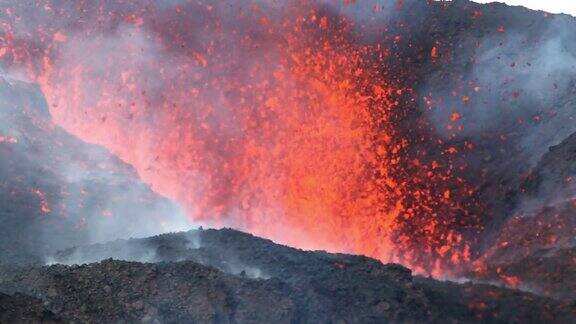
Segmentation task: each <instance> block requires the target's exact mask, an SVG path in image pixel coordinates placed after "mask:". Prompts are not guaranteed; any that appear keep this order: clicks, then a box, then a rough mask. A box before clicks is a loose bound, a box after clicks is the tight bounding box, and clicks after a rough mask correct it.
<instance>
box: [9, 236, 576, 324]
mask: <svg viewBox="0 0 576 324" xmlns="http://www.w3.org/2000/svg"><path fill="white" fill-rule="evenodd" d="M108 257H113V258H118V259H125V260H131V261H146V262H157V263H155V264H149V263H148V264H141V263H134V262H120V261H112V260H105V261H103V262H102V263H99V264H89V265H83V266H80V267H78V266H67V267H65V266H52V267H47V268H46V267H45V268H40V269H30V270H26V271H21V270H19V271H8V272H7V273H10V275H7V277H6V278H7V279H5V280H4V282H3V283H2V284H0V288H2V289H4V290H8V291H19V292H25V293H29V294H32V295H37V296H41V297H42V298H45V299H48V300H52V299H53V298H52V297H50V294H51V295H54V296H60V297H57V298H63V299H65V300H67V302H66V303H65V304H71V305H75V306H74V307H70V312H71V313H69V314H68V315H66V316H70V317H65V318H86V319H88V318H90V317H91V316H93V315H90V314H85V313H78V309H81V308H82V305H83V304H84V303H87V304H92V303H93V302H95V301H94V300H91V301H89V299H88V298H92V297H90V296H92V295H93V293H90V291H92V290H94V291H96V293H95V294H103V293H102V292H101V290H102V289H104V292H108V297H109V299H110V301H109V302H110V303H111V305H122V304H125V303H126V301H124V299H122V300H117V298H125V294H119V295H118V296H120V297H116V294H118V291H117V290H118V289H120V288H117V287H131V288H121V289H129V292H127V294H128V295H129V296H137V297H135V300H144V301H145V302H146V303H147V304H146V305H151V306H150V307H153V309H157V310H164V312H163V313H159V314H161V315H158V316H161V317H158V319H159V320H161V321H163V322H164V321H169V320H171V319H178V320H190V319H191V318H192V317H190V316H192V315H190V314H192V313H195V312H201V313H202V314H203V315H201V316H203V317H202V319H203V320H204V321H212V322H213V321H216V322H220V321H222V322H227V321H230V322H235V321H236V322H244V321H245V320H246V318H244V317H242V316H245V315H246V316H247V314H250V313H251V312H252V311H254V310H255V309H253V308H250V306H249V304H251V303H263V305H264V306H263V307H262V309H260V310H259V311H260V312H261V313H259V316H261V317H258V318H257V319H255V320H257V321H259V322H270V321H273V320H278V321H280V322H305V323H317V322H321V323H328V322H338V321H343V322H346V323H381V322H383V321H384V322H402V323H405V322H413V323H421V322H438V323H445V322H454V323H457V322H464V323H467V322H478V321H487V322H494V321H496V322H498V321H500V322H534V321H536V320H547V321H551V322H555V323H556V322H557V323H562V322H563V321H564V320H566V319H570V318H573V316H574V315H576V314H575V313H574V311H576V309H575V308H574V306H575V305H572V304H569V303H568V304H566V303H562V302H558V301H555V300H552V299H548V298H543V297H539V296H537V295H533V294H529V293H524V292H519V291H513V290H509V289H504V288H498V287H493V286H488V285H472V284H466V285H459V284H455V283H447V282H438V281H434V280H431V279H422V278H417V279H416V280H415V279H414V278H413V277H412V275H411V273H410V271H409V270H408V269H406V268H403V267H401V266H399V265H393V264H390V265H383V264H382V263H380V262H378V261H376V260H373V259H370V258H366V257H361V256H351V255H344V254H329V253H325V252H307V251H301V250H297V249H293V248H289V247H285V246H281V245H277V244H274V243H273V242H271V241H269V240H265V239H261V238H257V237H254V236H252V235H249V234H245V233H241V232H238V231H234V230H198V231H190V232H187V233H176V234H165V235H160V236H156V237H152V238H148V239H132V240H118V241H115V242H111V243H108V244H97V245H92V246H86V247H79V248H74V249H69V250H66V251H62V252H60V253H58V255H57V256H56V260H57V261H59V262H64V263H75V262H95V261H98V260H103V259H105V258H108ZM167 262H168V263H167ZM149 272H153V273H154V275H153V276H148V277H147V276H145V275H144V274H143V273H149ZM197 276H200V277H201V278H203V279H204V281H203V280H200V279H199V278H197ZM79 277H81V278H85V279H75V278H79ZM112 281H113V282H114V283H112ZM187 281H189V283H186V282H187ZM174 282H177V284H175V283H174ZM144 283H147V284H144ZM139 285H140V286H139ZM62 287H64V288H62ZM151 287H153V288H151ZM176 287H180V288H176ZM193 287H195V288H193ZM242 287H243V288H242ZM51 289H52V290H51ZM70 289H71V290H70ZM187 289H189V290H190V291H189V290H187ZM174 290H177V291H178V292H174ZM192 290H194V291H195V292H196V293H198V294H201V295H202V294H203V295H208V296H213V295H214V294H216V292H218V294H225V295H226V296H228V299H226V298H223V299H217V298H214V299H210V302H209V303H208V304H209V305H205V306H203V308H201V309H200V310H199V309H197V308H196V309H195V310H194V309H192V308H186V303H187V302H188V300H189V299H186V298H183V297H182V296H193V295H194V294H192V293H191V291H192ZM245 290H248V291H250V293H247V294H244V293H245ZM50 291H52V292H51V293H50ZM122 291H124V290H122ZM191 294H192V295H191ZM218 294H217V295H218ZM61 295H62V296H61ZM66 296H69V297H66ZM194 296H195V295H194ZM218 296H220V295H218ZM66 298H72V299H74V301H72V300H69V299H66ZM97 298H101V297H97ZM187 298H188V297H187ZM189 298H191V299H190V300H196V298H200V297H198V296H196V297H189ZM256 298H259V299H256ZM166 299H169V300H171V301H172V302H171V303H170V304H171V305H179V304H180V303H182V306H181V307H180V306H174V307H175V308H166V307H167V306H166V305H165V304H163V303H164V302H165V300H166ZM225 300H227V301H234V302H233V303H232V304H233V305H242V306H235V307H241V308H243V309H246V312H247V313H246V314H244V313H239V312H238V311H235V312H234V313H230V311H231V310H230V307H231V306H230V305H228V306H227V304H225V302H224V301H225ZM271 300H273V301H274V302H273V303H271V304H269V301H271ZM133 302H134V301H133V300H132V299H131V300H130V301H129V303H130V304H132V303H133ZM99 303H102V301H100V302H99ZM223 303H224V304H223ZM139 305H140V304H137V305H136V306H138V308H139ZM110 307H112V306H110ZM252 307H253V306H252ZM118 309H119V308H111V309H108V308H107V309H106V312H107V314H109V312H111V313H112V314H115V315H107V316H112V317H110V318H108V319H110V320H112V319H116V320H117V319H119V318H126V317H127V316H136V317H132V319H136V318H142V317H143V316H144V317H145V316H146V315H145V312H144V311H140V312H136V315H130V314H129V313H127V312H126V311H122V312H118V311H119V310H118ZM208 310H210V311H208ZM205 312H206V313H205ZM82 316H87V317H82ZM114 316H117V317H114ZM194 316H200V315H194Z"/></svg>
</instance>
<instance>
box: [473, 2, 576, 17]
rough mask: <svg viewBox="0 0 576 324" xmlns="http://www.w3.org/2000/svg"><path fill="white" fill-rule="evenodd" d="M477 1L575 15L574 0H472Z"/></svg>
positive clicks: (575, 6)
mask: <svg viewBox="0 0 576 324" xmlns="http://www.w3.org/2000/svg"><path fill="white" fill-rule="evenodd" d="M473 1H475V2H479V3H489V2H504V3H507V4H509V5H512V6H524V7H526V8H530V9H537V10H544V11H548V12H551V13H566V14H570V15H572V16H576V0H498V1H494V0H473Z"/></svg>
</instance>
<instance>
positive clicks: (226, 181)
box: [8, 1, 475, 274]
mask: <svg viewBox="0 0 576 324" xmlns="http://www.w3.org/2000/svg"><path fill="white" fill-rule="evenodd" d="M120 2H121V1H120ZM143 2H147V1H143ZM401 3H402V2H401V1H399V2H398V4H399V5H398V6H399V7H401ZM259 5H260V6H261V4H259V2H254V4H253V5H252V6H246V8H251V9H250V10H245V11H241V12H238V13H237V15H236V19H237V21H235V22H234V23H228V22H226V19H225V18H224V19H223V18H222V17H221V16H219V15H223V13H222V12H220V11H222V10H225V9H222V8H221V7H220V6H217V5H216V6H215V5H212V4H207V3H204V2H202V1H194V2H188V3H180V4H179V5H178V6H176V7H174V8H169V9H165V10H163V9H160V8H156V5H155V4H154V3H149V4H148V5H147V6H145V5H142V6H136V7H137V8H140V9H133V10H130V11H129V12H123V13H119V14H118V15H119V16H118V17H116V16H114V15H112V14H108V13H111V12H114V11H113V10H109V8H98V10H96V11H98V12H101V13H106V14H102V16H99V17H98V19H99V23H101V24H102V25H106V22H109V21H108V20H111V21H114V22H115V23H118V22H119V21H121V22H122V23H121V27H118V28H117V30H115V31H114V33H112V34H110V35H108V34H104V32H102V31H99V30H92V29H88V30H86V31H83V32H80V31H79V32H77V34H74V33H70V32H62V31H51V30H46V29H43V30H42V32H41V33H39V34H41V35H47V36H45V37H42V39H41V40H40V41H41V42H45V43H46V49H45V51H44V52H43V55H42V59H41V60H39V61H38V62H39V63H38V62H37V64H36V65H33V64H31V63H26V64H22V65H24V66H25V67H27V68H28V70H29V71H30V75H31V76H32V78H33V79H35V80H36V81H37V82H38V83H39V84H40V86H41V88H42V90H43V92H44V93H45V95H46V97H47V101H48V103H49V107H50V112H51V114H52V116H53V118H54V120H55V122H56V123H57V124H58V125H61V126H62V127H64V128H65V129H66V130H68V131H69V132H71V133H73V134H75V135H77V136H78V137H80V138H82V139H84V140H86V141H89V142H92V143H97V144H100V145H103V146H105V147H106V148H108V149H109V150H111V151H112V152H113V153H114V154H116V155H118V156H119V157H120V158H121V159H122V160H124V161H126V162H127V163H129V164H131V165H133V166H134V167H135V169H136V170H137V171H138V173H139V175H140V177H141V178H142V179H143V180H144V181H145V182H146V183H148V184H150V185H151V187H152V188H153V189H154V190H155V191H156V192H158V193H160V194H163V195H165V196H167V197H170V198H172V199H174V200H175V201H177V202H179V203H180V204H182V205H183V206H184V207H185V208H186V210H187V212H188V214H189V215H190V217H191V218H192V219H194V220H203V221H206V222H209V223H211V224H214V225H219V226H233V227H236V228H240V229H243V230H247V231H249V232H251V233H254V234H257V235H262V236H265V237H270V238H272V239H274V240H276V241H279V242H282V243H286V244H289V245H292V246H296V247H302V248H314V249H327V250H330V251H342V252H352V253H359V254H365V255H368V256H373V257H376V258H379V259H380V260H382V261H395V262H401V263H403V264H406V265H410V266H413V267H414V268H415V269H416V270H417V271H422V272H428V273H435V274H440V273H442V272H444V271H445V270H446V269H447V268H450V267H453V266H456V265H458V264H460V263H462V262H468V261H469V260H470V258H471V256H470V242H467V241H466V240H465V239H463V234H462V233H460V232H459V229H458V228H457V226H456V224H461V223H464V221H463V220H462V219H464V220H466V221H469V222H470V223H475V221H474V216H473V215H472V214H471V212H470V211H469V210H468V208H467V206H466V205H465V204H464V203H463V202H462V201H461V200H462V197H463V196H467V195H468V193H469V192H471V189H470V188H468V186H467V185H466V183H465V182H464V181H463V180H462V179H460V178H458V177H456V176H454V175H453V174H452V169H453V167H452V165H451V162H450V159H449V157H446V158H445V159H443V158H437V159H435V160H434V161H428V162H427V161H424V160H415V159H413V157H412V156H411V155H410V154H409V151H410V148H411V144H412V141H413V139H411V138H409V137H408V136H407V135H406V132H403V131H402V130H401V129H399V128H398V125H397V123H396V122H395V120H396V119H395V117H396V116H398V115H400V114H401V113H402V109H404V108H405V107H402V106H401V105H400V100H399V98H400V97H401V96H411V95H412V93H413V90H412V89H409V88H404V87H403V86H402V85H401V84H398V83H397V81H393V80H394V78H389V77H388V76H387V67H386V64H387V58H388V56H389V55H390V49H388V48H386V47H385V46H383V45H381V44H370V45H366V44H362V43H361V42H359V41H358V40H357V38H358V37H357V35H355V34H354V30H353V26H352V24H351V23H350V22H349V21H348V20H347V19H345V18H343V17H339V16H337V15H328V14H327V13H324V12H320V11H318V10H317V9H316V7H315V6H313V5H312V4H310V3H309V2H307V1H303V2H302V4H301V5H299V6H290V8H284V9H283V10H282V13H281V14H278V13H276V15H274V16H272V15H269V14H267V12H264V10H263V9H260V8H259ZM136 7H135V8H136ZM192 13H195V14H197V15H198V17H206V21H203V24H202V25H198V24H195V22H194V21H193V19H191V18H190V17H194V15H193V14H192ZM41 27H42V26H41ZM205 35H209V37H204V36H205ZM201 36H202V37H201ZM390 36H391V39H393V40H394V42H396V43H397V42H400V41H401V38H400V36H393V35H390ZM190 39H193V40H194V42H196V43H193V44H192V41H190V42H191V43H188V41H189V40H190ZM11 43H12V44H11V49H10V50H9V51H8V52H10V53H19V54H18V55H12V56H11V57H12V58H13V60H12V64H20V62H21V61H23V62H24V61H26V50H27V49H26V47H25V46H21V45H19V43H17V42H11ZM437 54H438V53H437V49H436V48H435V47H434V48H433V49H432V56H433V57H436V56H437ZM29 56H30V57H28V59H29V60H31V55H29ZM465 98H467V97H465ZM468 99H469V98H468ZM468 99H466V100H464V101H467V100H468ZM454 116H456V119H455V117H454ZM454 116H453V117H452V120H453V121H456V120H458V118H459V115H458V114H456V113H455V114H454ZM439 151H440V152H443V153H444V152H446V153H447V154H446V155H452V154H456V153H457V152H458V149H457V148H454V147H451V148H449V149H448V150H446V151H444V150H441V149H439ZM442 156H443V157H444V156H445V155H442ZM46 208H47V209H48V207H46ZM48 210H49V209H48ZM110 217H112V216H110ZM114 217H116V216H114ZM470 220H472V221H470Z"/></svg>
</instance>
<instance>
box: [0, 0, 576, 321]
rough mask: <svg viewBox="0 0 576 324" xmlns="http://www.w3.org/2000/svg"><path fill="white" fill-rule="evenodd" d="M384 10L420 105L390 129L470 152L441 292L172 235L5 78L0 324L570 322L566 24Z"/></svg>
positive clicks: (573, 230) (354, 265)
mask: <svg viewBox="0 0 576 324" xmlns="http://www.w3.org/2000/svg"><path fill="white" fill-rule="evenodd" d="M399 2H401V3H402V6H404V7H403V9H402V10H403V11H401V14H399V15H398V16H397V17H394V18H390V19H392V20H393V21H392V22H391V23H390V29H389V31H388V32H390V33H394V32H397V33H398V34H400V35H401V36H402V42H400V43H399V44H398V45H395V47H394V53H395V54H394V55H393V56H392V57H391V60H392V61H395V63H396V64H395V65H396V66H398V71H390V72H389V73H390V74H391V75H396V76H397V78H399V79H401V82H402V83H403V84H407V85H409V86H410V87H412V88H414V89H417V90H418V91H419V92H420V93H421V94H422V96H420V97H422V98H424V97H425V99H422V100H421V101H411V102H406V103H405V104H406V107H407V109H412V111H411V113H409V114H407V117H406V118H405V120H402V121H400V122H401V123H404V124H405V128H406V129H408V130H413V132H414V134H415V136H416V135H422V134H423V133H426V135H427V136H426V138H429V133H434V138H436V139H442V140H443V141H444V145H445V146H446V148H448V147H453V146H457V147H464V146H465V145H466V144H465V143H467V142H473V143H474V150H470V151H469V152H467V153H465V154H463V155H461V156H459V159H461V160H462V161H461V163H462V164H465V165H466V169H465V171H464V172H462V174H461V176H463V177H465V178H466V179H467V180H468V182H470V183H473V184H475V186H476V189H477V190H478V195H477V199H478V201H479V203H480V205H481V206H483V215H484V217H485V219H484V221H485V225H486V226H485V228H484V230H483V232H482V233H480V234H475V235H478V241H479V242H478V246H477V248H476V249H475V251H473V252H474V253H475V255H474V256H473V258H474V260H473V261H472V262H470V264H468V265H466V266H465V267H464V268H463V269H458V272H457V273H456V274H454V275H453V276H452V277H451V278H450V279H451V280H452V281H451V282H447V281H441V280H437V279H433V278H425V277H421V276H415V275H413V274H412V273H411V271H410V270H409V269H407V268H405V267H402V266H400V265H395V264H382V263H381V262H379V261H377V260H374V259H370V258H367V257H362V256H352V255H344V254H329V253H326V252H308V251H301V250H297V249H293V248H290V247H286V246H282V245H278V244H275V243H273V242H272V241H269V240H265V239H261V238H258V237H255V236H252V235H249V234H245V233H242V232H238V231H235V230H229V229H223V230H214V229H207V230H201V229H199V230H192V231H187V232H186V231H182V230H184V229H188V228H189V227H190V226H191V224H189V223H188V221H186V219H185V216H184V215H183V214H182V212H181V211H180V210H179V208H178V207H177V206H176V205H175V204H173V203H172V202H170V201H169V200H167V199H165V198H163V197H161V196H159V195H157V194H156V193H154V192H153V191H152V190H151V189H150V188H149V187H148V186H147V185H145V184H144V183H142V182H141V181H140V180H139V179H138V174H137V173H136V171H134V170H133V169H132V167H130V166H129V165H127V164H125V163H124V162H122V161H121V160H119V159H118V158H117V157H115V156H114V155H112V154H111V153H109V152H108V151H107V150H105V149H103V148H101V147H99V146H96V145H91V144H88V143H85V142H83V141H81V140H79V139H77V138H75V137H74V136H72V135H70V134H68V133H67V132H65V131H64V130H63V129H61V128H59V127H58V126H55V125H54V124H53V123H52V121H51V118H50V114H49V112H48V107H47V104H46V102H45V99H44V97H43V95H42V93H41V92H40V90H39V89H38V88H37V87H36V86H34V85H32V84H29V83H25V82H20V81H15V80H13V79H10V78H5V79H3V80H2V81H1V82H0V98H1V100H2V101H1V103H0V106H1V110H0V117H1V119H0V157H1V159H0V224H1V226H0V322H2V323H20V322H26V323H72V322H75V323H78V322H93V323H116V322H118V323H126V322H128V323H132V322H148V323H190V322H193V323H195V322H198V323H206V322H207V323H270V322H280V323H383V322H395V323H476V322H489V323H491V322H500V323H510V322H512V323H537V322H542V321H546V322H549V323H571V322H575V321H576V294H575V291H576V271H574V269H576V247H575V244H576V240H575V237H576V213H575V211H574V209H575V204H576V203H575V202H574V196H575V195H576V186H575V185H574V184H575V183H576V154H575V152H576V135H575V134H576V124H574V119H573V118H575V117H576V116H575V115H576V34H575V33H573V32H571V31H573V30H576V19H574V18H573V17H569V16H561V15H560V16H558V15H547V14H544V13H542V12H534V11H529V10H526V9H523V8H512V7H507V6H504V5H500V4H493V5H478V4H474V3H471V2H469V1H453V2H443V3H436V2H434V3H432V2H425V1H421V2H419V1H399ZM396 20H397V21H396ZM431 48H434V49H435V50H434V51H433V52H432V53H431ZM393 66H394V64H393ZM400 67H402V68H400ZM438 107H443V108H445V109H436V108H438ZM432 108H434V109H432ZM455 113H457V115H455ZM423 119H425V120H426V121H427V124H426V125H425V126H424V127H422V120H423ZM459 127H461V130H460V131H457V132H456V131H453V130H455V129H459ZM427 144H428V143H427V142H422V143H421V146H422V147H421V148H419V147H415V148H414V149H415V150H418V149H422V150H426V147H427ZM434 148H436V146H435V147H434ZM434 154H436V153H434V152H430V156H431V158H434ZM176 231H181V232H178V233H169V234H163V235H159V236H152V235H155V234H158V233H161V232H163V233H165V232H176ZM150 236H152V237H150ZM131 237H139V238H138V239H129V238H131ZM146 237H148V238H146ZM456 281H458V282H461V283H456ZM462 282H464V283H462Z"/></svg>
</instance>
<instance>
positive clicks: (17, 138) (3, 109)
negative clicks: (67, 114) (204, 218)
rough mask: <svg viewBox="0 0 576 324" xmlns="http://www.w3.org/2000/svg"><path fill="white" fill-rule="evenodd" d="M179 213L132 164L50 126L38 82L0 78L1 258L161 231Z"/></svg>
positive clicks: (20, 258)
mask: <svg viewBox="0 0 576 324" xmlns="http://www.w3.org/2000/svg"><path fill="white" fill-rule="evenodd" d="M179 215H181V214H179V211H178V208H177V206H175V205H174V204H173V203H171V202H170V201H168V200H167V199H165V198H163V197H160V196H158V195H157V194H155V193H154V192H153V191H152V190H150V188H149V187H148V186H147V185H145V184H143V183H142V182H140V181H139V180H138V176H137V174H136V172H135V171H134V170H133V169H132V168H131V167H130V166H129V165H127V164H125V163H123V162H122V161H120V160H119V159H118V158H117V157H115V156H114V155H112V154H110V153H109V152H108V151H107V150H105V149H104V148H102V147H99V146H96V145H91V144H88V143H85V142H83V141H81V140H79V139H78V138H76V137H74V136H72V135H70V134H68V133H67V132H66V131H64V130H63V129H61V128H60V127H58V126H56V125H54V124H53V123H52V121H51V117H50V114H49V112H48V109H47V104H46V101H45V99H44V96H43V95H42V93H41V91H40V89H39V88H38V87H37V86H35V85H32V84H29V83H25V82H20V81H16V80H13V79H10V78H0V223H1V226H0V246H1V248H0V263H36V264H38V263H41V264H43V263H44V256H45V255H47V254H50V253H53V252H55V251H57V250H59V249H63V248H67V247H70V246H74V245H78V244H89V243H94V242H105V241H108V240H112V239H115V238H121V237H144V236H149V235H153V234H158V233H159V232H161V231H162V225H161V224H163V223H166V224H168V225H172V226H175V224H179V223H178V222H180V221H181V220H180V219H179V218H178V217H179ZM136 220H137V221H136ZM171 230H174V228H171Z"/></svg>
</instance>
